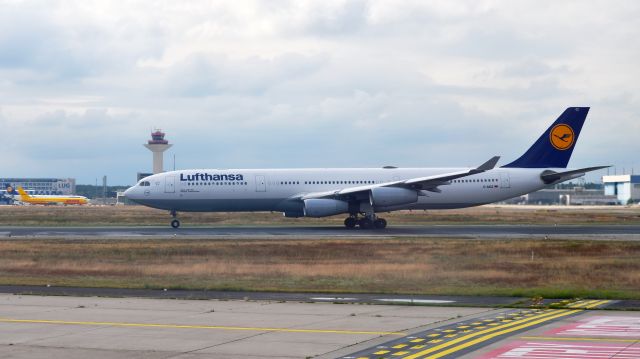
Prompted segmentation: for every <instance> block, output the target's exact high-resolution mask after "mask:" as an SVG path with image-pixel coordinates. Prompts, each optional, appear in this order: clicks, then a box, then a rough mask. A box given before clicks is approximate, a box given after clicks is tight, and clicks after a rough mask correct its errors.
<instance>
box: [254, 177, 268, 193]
mask: <svg viewBox="0 0 640 359" xmlns="http://www.w3.org/2000/svg"><path fill="white" fill-rule="evenodd" d="M256 192H267V181H266V180H265V178H264V176H263V175H256Z"/></svg>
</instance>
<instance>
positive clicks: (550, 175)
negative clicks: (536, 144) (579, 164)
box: [540, 166, 611, 184]
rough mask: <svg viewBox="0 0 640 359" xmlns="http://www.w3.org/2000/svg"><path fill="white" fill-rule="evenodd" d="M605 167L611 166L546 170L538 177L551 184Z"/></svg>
mask: <svg viewBox="0 0 640 359" xmlns="http://www.w3.org/2000/svg"><path fill="white" fill-rule="evenodd" d="M607 167H611V166H597V167H586V168H580V169H577V170H571V171H565V172H556V171H551V170H547V171H544V172H542V174H541V175H540V178H541V179H542V181H543V182H544V183H546V184H553V183H559V182H563V181H566V180H570V179H573V178H578V177H581V176H584V174H585V173H587V172H591V171H597V170H601V169H603V168H607Z"/></svg>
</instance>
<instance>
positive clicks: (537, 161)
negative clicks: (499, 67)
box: [502, 107, 589, 168]
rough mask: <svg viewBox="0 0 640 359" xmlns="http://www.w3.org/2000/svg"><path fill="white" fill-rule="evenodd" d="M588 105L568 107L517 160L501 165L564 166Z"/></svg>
mask: <svg viewBox="0 0 640 359" xmlns="http://www.w3.org/2000/svg"><path fill="white" fill-rule="evenodd" d="M587 113H589V107H569V108H567V109H566V110H564V112H563V113H562V115H560V117H558V119H557V120H556V122H554V123H553V125H551V127H549V128H548V129H547V130H546V131H545V132H544V133H543V134H542V136H540V138H538V140H537V141H536V143H534V144H533V146H531V148H529V150H527V152H525V153H524V155H522V156H520V158H518V159H517V160H515V161H513V162H511V163H509V164H508V165H504V166H502V167H515V168H548V167H555V168H566V167H567V163H569V159H570V158H571V153H572V152H573V148H574V147H575V145H576V142H577V141H578V135H580V130H581V129H582V125H583V124H584V120H585V119H586V118H587Z"/></svg>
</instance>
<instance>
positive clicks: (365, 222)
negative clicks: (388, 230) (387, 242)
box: [358, 218, 373, 229]
mask: <svg viewBox="0 0 640 359" xmlns="http://www.w3.org/2000/svg"><path fill="white" fill-rule="evenodd" d="M358 226H359V227H360V229H371V227H373V222H372V221H371V220H370V219H369V218H362V219H361V220H359V221H358Z"/></svg>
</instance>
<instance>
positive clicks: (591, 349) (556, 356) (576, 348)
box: [481, 341, 640, 359]
mask: <svg viewBox="0 0 640 359" xmlns="http://www.w3.org/2000/svg"><path fill="white" fill-rule="evenodd" d="M509 358H525V359H603V358H616V359H618V358H620V359H638V358H640V347H638V346H635V347H632V346H630V345H629V344H606V343H562V342H523V341H516V342H512V343H509V345H506V346H504V347H502V348H499V349H496V350H494V351H492V352H490V353H487V354H485V355H483V356H482V357H481V359H509Z"/></svg>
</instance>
